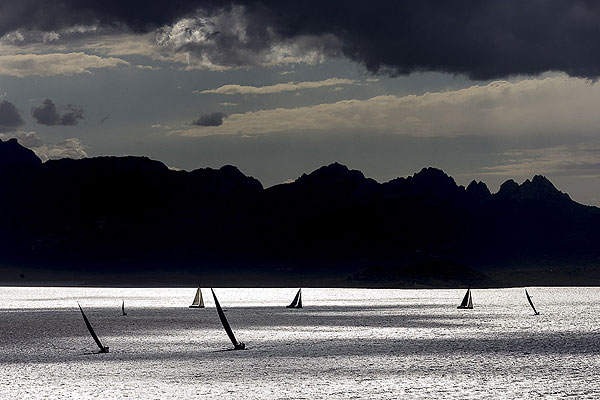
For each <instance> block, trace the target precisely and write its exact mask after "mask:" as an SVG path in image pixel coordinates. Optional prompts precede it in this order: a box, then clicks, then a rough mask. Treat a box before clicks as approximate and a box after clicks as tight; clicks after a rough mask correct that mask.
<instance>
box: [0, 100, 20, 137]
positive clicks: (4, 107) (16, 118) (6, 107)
mask: <svg viewBox="0 0 600 400" xmlns="http://www.w3.org/2000/svg"><path fill="white" fill-rule="evenodd" d="M24 123H25V122H23V119H22V118H21V114H19V110H17V107H15V105H14V104H13V103H11V102H9V101H6V100H2V102H0V129H2V130H5V131H11V130H15V129H17V128H18V127H19V126H21V125H23V124H24Z"/></svg>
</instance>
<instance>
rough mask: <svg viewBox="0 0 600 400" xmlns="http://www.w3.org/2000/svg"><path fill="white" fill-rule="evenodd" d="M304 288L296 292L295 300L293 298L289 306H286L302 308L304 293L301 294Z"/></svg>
mask: <svg viewBox="0 0 600 400" xmlns="http://www.w3.org/2000/svg"><path fill="white" fill-rule="evenodd" d="M301 291H302V289H298V292H297V293H296V297H294V300H292V302H291V303H290V305H289V306H287V307H286V308H302V294H301Z"/></svg>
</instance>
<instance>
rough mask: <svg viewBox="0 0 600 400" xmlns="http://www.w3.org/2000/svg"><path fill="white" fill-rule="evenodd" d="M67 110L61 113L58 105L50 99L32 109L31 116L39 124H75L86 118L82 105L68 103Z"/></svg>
mask: <svg viewBox="0 0 600 400" xmlns="http://www.w3.org/2000/svg"><path fill="white" fill-rule="evenodd" d="M64 108H65V112H64V113H62V114H60V113H59V112H58V109H57V107H56V105H55V104H54V103H53V102H52V100H50V99H46V100H44V102H43V103H42V104H41V105H40V106H38V107H33V108H32V109H31V116H32V117H33V118H34V119H35V120H36V122H37V123H38V124H42V125H63V126H74V125H77V123H78V122H79V121H80V120H82V119H84V115H83V114H84V110H83V108H82V107H80V106H75V105H72V104H68V105H67V106H65V107H64Z"/></svg>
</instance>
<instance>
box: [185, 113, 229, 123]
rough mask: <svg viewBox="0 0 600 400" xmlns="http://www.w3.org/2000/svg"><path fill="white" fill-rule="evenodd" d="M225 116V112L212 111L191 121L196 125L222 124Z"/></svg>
mask: <svg viewBox="0 0 600 400" xmlns="http://www.w3.org/2000/svg"><path fill="white" fill-rule="evenodd" d="M225 118H227V114H225V113H222V112H212V113H207V114H203V115H201V116H200V118H198V119H197V120H195V121H193V122H192V125H196V126H220V125H223V121H224V120H225Z"/></svg>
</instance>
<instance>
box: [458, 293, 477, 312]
mask: <svg viewBox="0 0 600 400" xmlns="http://www.w3.org/2000/svg"><path fill="white" fill-rule="evenodd" d="M456 308H461V309H472V308H473V298H471V288H468V289H467V293H465V297H463V300H462V303H460V305H459V306H458V307H456Z"/></svg>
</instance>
